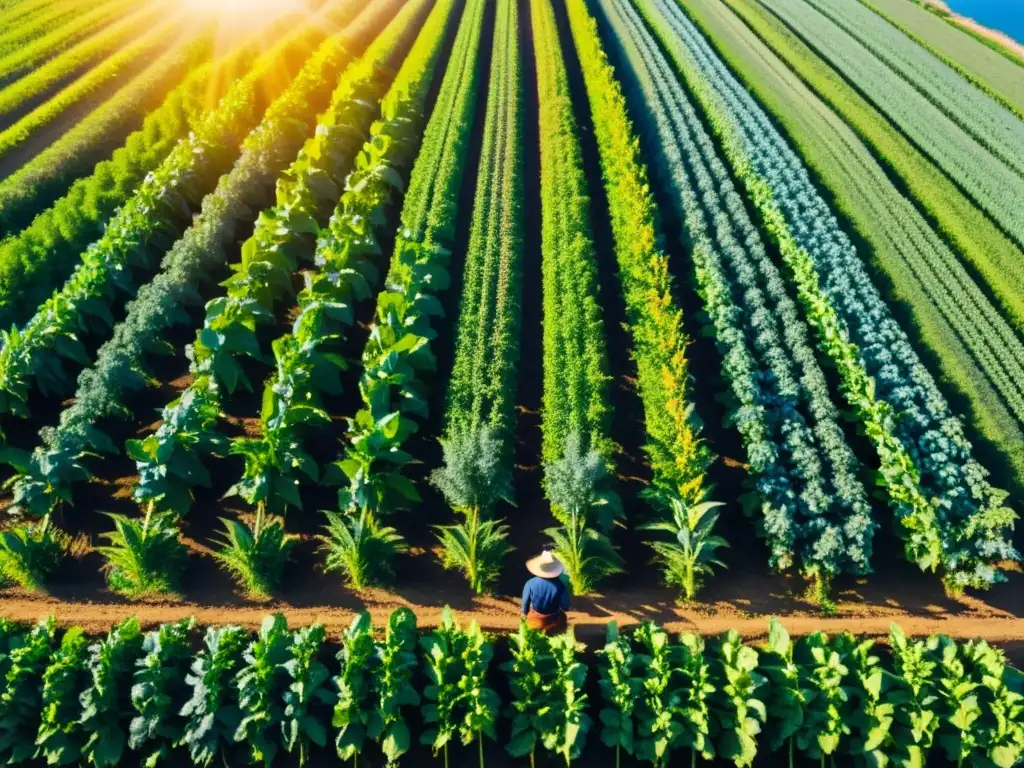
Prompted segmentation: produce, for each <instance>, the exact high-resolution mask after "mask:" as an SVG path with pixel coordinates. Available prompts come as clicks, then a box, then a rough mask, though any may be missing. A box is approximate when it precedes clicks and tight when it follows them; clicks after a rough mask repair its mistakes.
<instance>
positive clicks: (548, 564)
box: [526, 549, 565, 579]
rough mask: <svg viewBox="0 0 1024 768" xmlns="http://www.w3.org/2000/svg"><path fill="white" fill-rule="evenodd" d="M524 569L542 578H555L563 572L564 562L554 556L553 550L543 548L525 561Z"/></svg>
mask: <svg viewBox="0 0 1024 768" xmlns="http://www.w3.org/2000/svg"><path fill="white" fill-rule="evenodd" d="M526 570H528V571H529V572H530V573H532V574H533V575H534V576H540V577H541V578H542V579H555V578H558V577H559V576H561V575H562V574H563V573H564V572H565V564H564V563H563V562H562V561H561V560H559V559H558V558H557V557H555V554H554V552H552V551H551V550H550V549H545V550H544V551H543V552H541V553H540V554H539V555H537V556H536V557H531V558H530V559H529V560H527V561H526Z"/></svg>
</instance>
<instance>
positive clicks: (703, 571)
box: [641, 491, 729, 600]
mask: <svg viewBox="0 0 1024 768" xmlns="http://www.w3.org/2000/svg"><path fill="white" fill-rule="evenodd" d="M650 496H652V497H653V498H655V499H656V503H657V504H659V505H663V506H665V507H667V508H668V509H669V511H670V512H671V518H670V519H662V520H654V521H652V522H650V523H647V524H645V525H643V526H641V530H645V531H655V532H661V533H666V534H668V535H669V536H671V537H672V538H673V539H674V541H658V540H656V541H652V542H650V547H651V548H652V549H653V550H654V552H655V559H656V560H657V562H658V563H659V564H660V565H661V566H662V568H664V571H665V583H666V584H668V585H670V586H675V587H679V588H680V589H681V590H682V591H683V596H684V597H685V598H686V599H687V600H693V599H694V597H696V595H697V592H698V590H699V589H700V588H701V586H702V584H703V583H704V579H705V578H706V577H708V576H710V575H711V574H712V573H713V572H714V567H716V566H717V567H719V568H725V567H726V566H725V563H723V562H722V561H721V560H719V559H718V557H717V554H716V551H717V550H718V549H721V548H722V547H728V546H729V543H728V542H727V541H726V540H725V539H723V538H722V537H721V536H717V535H715V534H713V533H712V531H713V530H714V527H715V523H717V522H718V512H717V511H716V507H721V506H723V504H722V502H720V501H704V502H700V503H697V504H690V503H689V502H687V501H686V500H685V499H683V498H682V497H680V496H676V495H675V494H672V493H667V492H659V491H654V492H653V493H651V494H650Z"/></svg>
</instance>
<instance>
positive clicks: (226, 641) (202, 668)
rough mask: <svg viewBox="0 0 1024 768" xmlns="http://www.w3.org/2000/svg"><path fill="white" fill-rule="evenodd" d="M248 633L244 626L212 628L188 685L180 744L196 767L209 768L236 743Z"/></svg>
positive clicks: (192, 669)
mask: <svg viewBox="0 0 1024 768" xmlns="http://www.w3.org/2000/svg"><path fill="white" fill-rule="evenodd" d="M246 640H247V638H246V633H245V631H244V630H243V629H242V628H241V627H231V626H227V627H217V628H214V627H209V628H208V629H207V630H206V636H205V637H204V638H203V650H201V651H200V652H199V654H198V655H197V656H196V658H195V660H194V661H193V662H192V667H191V669H190V671H189V674H188V676H187V677H186V678H185V683H186V684H187V685H189V686H190V687H191V688H192V695H191V697H190V698H189V700H188V701H187V702H186V703H185V706H184V707H182V708H181V715H182V717H184V718H185V719H186V723H185V730H184V733H183V734H182V737H181V741H180V742H179V743H180V744H183V745H185V746H186V747H188V752H189V756H190V757H191V759H192V762H193V763H194V764H196V765H203V766H208V765H210V764H211V763H212V762H213V760H214V758H215V757H218V756H222V755H223V753H224V752H226V751H227V749H228V747H229V745H230V744H232V743H233V741H234V735H235V732H236V731H237V730H238V724H239V723H240V722H241V719H242V715H241V711H240V709H239V707H238V687H237V686H236V685H235V684H234V682H235V674H236V673H237V671H238V670H239V668H240V667H241V666H242V664H243V660H242V654H243V653H244V649H245V645H246Z"/></svg>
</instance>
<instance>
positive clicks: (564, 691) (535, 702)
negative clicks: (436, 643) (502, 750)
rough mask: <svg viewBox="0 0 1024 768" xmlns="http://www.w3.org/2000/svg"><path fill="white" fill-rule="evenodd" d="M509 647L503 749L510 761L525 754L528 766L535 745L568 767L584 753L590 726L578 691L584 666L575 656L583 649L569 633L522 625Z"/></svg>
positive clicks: (534, 752)
mask: <svg viewBox="0 0 1024 768" xmlns="http://www.w3.org/2000/svg"><path fill="white" fill-rule="evenodd" d="M510 645H511V652H512V660H511V661H509V662H506V663H505V664H503V665H502V667H501V668H502V670H503V671H504V672H505V673H506V675H507V677H508V681H509V688H510V689H511V692H512V702H511V703H510V705H509V708H508V712H509V716H510V717H511V718H512V734H511V737H510V740H509V743H508V745H507V747H506V749H507V751H508V753H509V754H510V755H512V756H513V757H523V756H525V755H529V756H530V765H531V766H533V765H534V764H535V754H536V751H537V745H538V744H540V745H542V746H543V748H544V749H546V750H548V751H549V752H552V753H554V754H556V755H559V756H560V757H561V758H562V759H563V760H564V761H565V764H566V765H569V764H570V763H572V761H573V760H575V759H576V758H578V757H579V756H580V753H581V752H582V751H583V747H584V745H585V744H586V736H587V732H588V731H589V730H590V725H591V720H590V716H589V715H587V714H586V702H587V696H586V694H584V693H583V692H582V688H583V684H584V682H585V681H586V676H587V668H586V667H585V666H584V665H583V664H582V663H580V661H579V660H578V658H577V656H576V655H577V653H578V652H579V651H580V650H582V649H583V647H584V646H583V644H582V643H577V642H576V638H575V636H574V635H573V634H572V632H571V631H569V632H567V633H565V634H563V635H559V636H557V637H553V638H549V637H547V636H546V635H544V634H543V633H541V632H539V631H537V630H534V629H528V628H527V626H526V623H525V622H522V623H520V626H519V633H518V634H516V635H512V636H511V638H510Z"/></svg>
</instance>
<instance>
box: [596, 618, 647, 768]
mask: <svg viewBox="0 0 1024 768" xmlns="http://www.w3.org/2000/svg"><path fill="white" fill-rule="evenodd" d="M597 655H598V663H597V669H598V675H599V680H598V687H599V688H600V689H601V698H602V699H604V702H605V706H604V707H602V708H601V712H600V714H599V715H598V717H599V719H600V721H601V741H602V742H603V743H604V745H605V746H606V747H614V748H615V766H616V768H619V765H621V762H622V752H623V751H625V752H626V754H627V755H632V754H633V751H634V746H635V743H636V722H635V720H636V714H635V713H636V703H637V698H638V697H639V695H640V690H641V687H642V686H643V677H642V676H641V675H639V674H637V672H638V671H639V670H638V668H637V665H638V661H637V660H636V659H635V657H634V655H633V648H632V644H631V643H630V641H629V638H628V637H626V636H624V635H622V634H620V633H619V627H618V625H617V624H616V623H615V622H614V621H611V622H608V628H607V631H606V634H605V644H604V647H603V648H600V649H598V651H597Z"/></svg>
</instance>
